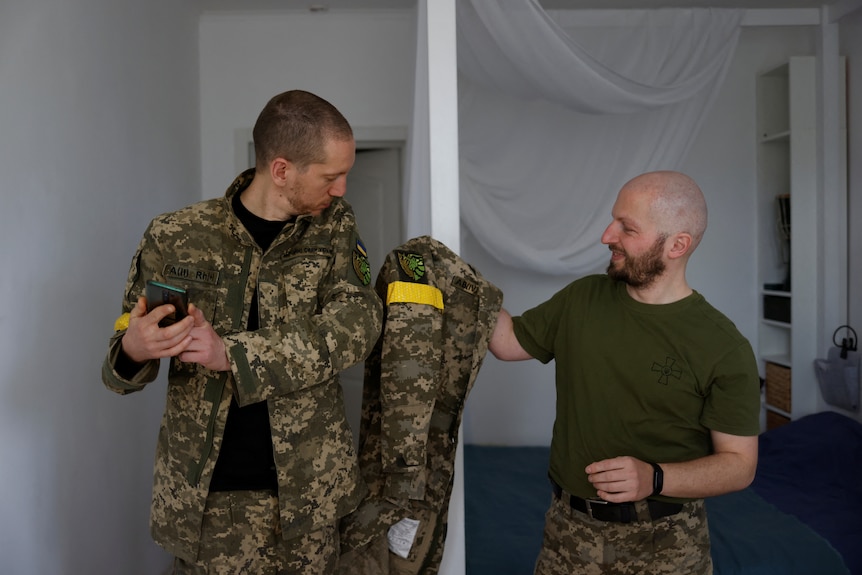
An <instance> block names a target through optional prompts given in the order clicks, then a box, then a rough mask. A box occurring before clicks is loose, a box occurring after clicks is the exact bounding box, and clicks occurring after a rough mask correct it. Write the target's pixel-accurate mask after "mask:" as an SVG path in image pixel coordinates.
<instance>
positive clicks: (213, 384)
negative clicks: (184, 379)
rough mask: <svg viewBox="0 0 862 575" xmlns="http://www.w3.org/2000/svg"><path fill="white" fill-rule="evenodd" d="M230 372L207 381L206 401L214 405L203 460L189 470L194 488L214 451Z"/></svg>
mask: <svg viewBox="0 0 862 575" xmlns="http://www.w3.org/2000/svg"><path fill="white" fill-rule="evenodd" d="M229 373H230V372H224V373H221V374H220V375H219V377H218V379H210V380H209V381H207V386H206V389H204V401H206V402H209V403H210V404H212V409H210V416H209V420H208V421H207V437H206V440H205V442H204V449H203V452H202V453H201V458H200V460H198V461H197V462H196V463H194V464H193V465H192V466H191V468H190V469H189V475H188V478H187V479H188V480H189V483H191V484H192V486H194V487H197V485H198V483H199V482H200V480H201V474H202V473H203V470H204V465H205V464H206V461H207V459H209V456H210V453H212V450H213V436H214V435H215V424H216V417H217V416H218V406H219V404H220V403H221V396H222V393H223V392H224V388H225V384H227V378H228V374H229Z"/></svg>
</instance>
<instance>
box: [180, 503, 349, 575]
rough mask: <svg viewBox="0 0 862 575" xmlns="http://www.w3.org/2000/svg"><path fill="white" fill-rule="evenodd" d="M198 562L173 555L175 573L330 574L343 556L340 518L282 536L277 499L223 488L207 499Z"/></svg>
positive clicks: (192, 574)
mask: <svg viewBox="0 0 862 575" xmlns="http://www.w3.org/2000/svg"><path fill="white" fill-rule="evenodd" d="M201 539H202V540H203V541H205V542H207V545H203V546H202V547H201V553H200V554H199V556H198V560H197V561H196V562H189V561H184V560H183V559H180V558H177V559H175V560H174V569H173V575H329V574H331V573H334V572H335V569H336V565H337V563H338V557H339V545H338V528H337V526H336V524H335V523H332V524H331V525H327V526H325V527H322V528H320V529H317V530H315V531H310V532H307V533H303V534H301V535H299V536H297V537H294V538H292V539H287V540H285V539H283V538H282V531H281V522H280V520H279V510H278V498H277V497H276V496H275V495H272V494H269V493H267V492H261V491H222V492H215V493H211V494H210V495H209V497H208V498H207V505H206V509H205V511H204V518H203V524H202V526H201Z"/></svg>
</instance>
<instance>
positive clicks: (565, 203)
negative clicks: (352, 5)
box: [407, 0, 744, 275]
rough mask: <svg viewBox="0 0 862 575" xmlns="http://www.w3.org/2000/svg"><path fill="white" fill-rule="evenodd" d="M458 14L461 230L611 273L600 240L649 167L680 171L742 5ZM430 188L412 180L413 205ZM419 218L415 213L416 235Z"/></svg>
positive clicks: (498, 5)
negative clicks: (619, 201)
mask: <svg viewBox="0 0 862 575" xmlns="http://www.w3.org/2000/svg"><path fill="white" fill-rule="evenodd" d="M457 8H458V13H457V16H458V67H459V79H458V81H459V87H458V91H459V123H460V141H459V146H460V170H461V174H460V185H461V192H460V194H461V206H460V210H461V218H462V221H463V224H464V225H465V226H466V227H467V228H468V229H469V230H470V232H471V233H472V234H473V235H474V236H475V238H476V239H477V241H478V242H479V243H480V244H481V245H482V246H483V247H484V248H485V249H486V250H487V251H488V252H489V253H490V254H491V255H493V256H494V257H495V258H496V259H498V260H499V261H501V262H503V263H506V264H508V265H511V266H515V267H518V268H521V269H524V270H532V271H538V272H543V273H549V274H565V275H581V274H585V273H589V272H593V271H597V270H599V269H601V268H603V267H604V265H606V263H607V261H608V251H607V248H606V247H605V246H603V245H602V244H601V243H600V241H599V239H600V237H601V233H602V231H603V230H604V228H605V227H606V226H607V224H608V223H609V221H610V212H611V207H612V205H613V201H614V198H615V197H616V193H617V191H618V190H619V188H620V186H622V184H623V183H625V182H626V181H627V180H628V179H630V178H631V177H634V176H635V175H637V174H639V173H642V172H645V171H649V170H655V169H678V168H679V166H680V165H681V162H682V160H683V159H684V157H685V155H686V152H687V151H688V149H689V147H690V146H691V144H692V142H693V141H694V139H695V137H696V135H697V133H698V130H699V128H700V126H701V124H702V121H703V119H704V117H705V115H706V113H707V112H708V110H709V108H710V106H711V104H712V102H713V100H714V98H715V96H716V94H717V91H718V89H719V88H720V86H721V83H722V81H723V79H724V75H725V72H726V70H727V67H728V65H729V63H730V60H731V58H732V56H733V53H734V50H735V48H736V43H737V39H738V37H739V31H740V23H741V21H742V17H743V15H744V11H742V10H714V9H661V10H626V11H614V12H601V13H594V12H591V13H584V12H580V11H550V12H546V11H545V10H543V9H542V8H541V6H540V5H539V4H538V2H537V1H536V0H495V1H489V0H459V2H458V3H457ZM584 14H589V21H588V22H585V21H584V18H583V15H584ZM420 53H421V48H420V50H419V53H417V56H420ZM417 62H418V60H417ZM418 87H419V86H418V83H417V89H418ZM414 137H421V131H417V130H416V127H415V126H414ZM412 160H413V161H414V162H415V161H419V162H420V163H421V158H416V157H414V158H412ZM414 166H416V164H414ZM423 193H425V192H424V191H423V190H422V187H421V186H411V188H410V191H409V192H408V194H409V197H408V209H409V206H410V205H413V206H419V205H421V203H422V200H421V198H422V195H423ZM422 225H424V224H423V223H422V222H421V221H420V220H419V219H417V218H416V213H415V212H414V213H413V216H412V219H411V216H410V215H409V214H408V225H407V227H408V231H409V232H411V233H412V232H413V231H417V230H420V229H421V227H422ZM414 235H415V234H414Z"/></svg>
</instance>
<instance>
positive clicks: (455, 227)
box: [417, 0, 466, 575]
mask: <svg viewBox="0 0 862 575" xmlns="http://www.w3.org/2000/svg"><path fill="white" fill-rule="evenodd" d="M417 8H418V9H419V10H425V11H426V14H427V19H426V22H427V34H428V120H429V122H428V127H429V129H428V139H429V151H430V163H429V165H430V170H429V172H430V180H431V194H430V196H431V198H430V200H431V235H432V236H433V237H434V238H435V239H437V240H439V241H441V242H443V243H444V244H446V245H447V246H448V247H449V248H450V249H451V250H452V251H454V252H455V253H460V251H461V217H460V209H459V206H460V203H459V189H458V59H457V47H456V27H455V0H420V2H419V3H418V7H417ZM419 20H420V21H421V18H420V19H419ZM463 452H464V445H463V440H462V439H461V434H460V433H459V437H458V449H457V455H456V459H455V484H454V486H453V488H452V497H451V499H450V502H449V526H448V535H447V537H446V547H445V551H444V553H443V562H442V563H441V565H440V573H441V575H463V574H464V573H465V572H466V551H465V532H464V460H463Z"/></svg>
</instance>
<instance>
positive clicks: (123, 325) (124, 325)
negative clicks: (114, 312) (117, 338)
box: [114, 313, 129, 331]
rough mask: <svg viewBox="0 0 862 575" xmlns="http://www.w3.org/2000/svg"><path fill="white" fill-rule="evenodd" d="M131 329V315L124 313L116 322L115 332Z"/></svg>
mask: <svg viewBox="0 0 862 575" xmlns="http://www.w3.org/2000/svg"><path fill="white" fill-rule="evenodd" d="M128 327H129V314H128V313H124V314H123V315H121V316H120V317H118V318H117V321H115V322H114V331H123V330H124V329H128Z"/></svg>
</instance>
